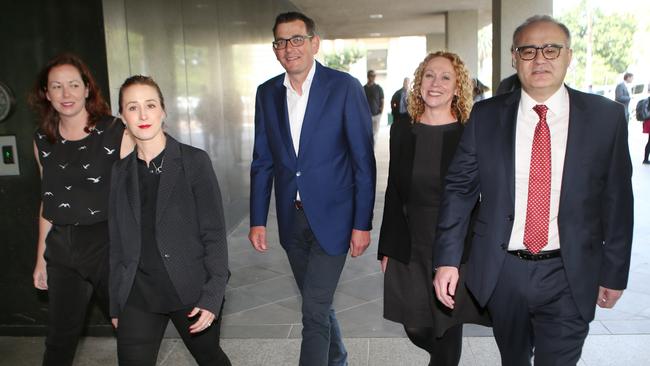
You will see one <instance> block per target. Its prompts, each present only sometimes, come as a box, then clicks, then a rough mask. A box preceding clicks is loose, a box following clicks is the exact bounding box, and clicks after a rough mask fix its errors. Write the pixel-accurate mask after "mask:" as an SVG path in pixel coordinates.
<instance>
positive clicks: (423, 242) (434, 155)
mask: <svg viewBox="0 0 650 366" xmlns="http://www.w3.org/2000/svg"><path fill="white" fill-rule="evenodd" d="M471 107H472V81H471V79H470V78H469V75H468V72H467V69H466V68H465V65H464V64H463V62H462V61H461V60H460V58H459V57H458V56H457V55H456V54H453V53H449V52H436V53H431V54H429V55H428V56H427V57H426V58H425V59H424V60H423V61H422V63H420V66H419V67H418V68H417V70H416V71H415V75H414V82H413V86H412V89H411V92H410V93H409V103H408V111H409V114H410V116H411V118H413V122H411V121H399V122H397V123H393V125H392V126H391V133H390V164H389V172H388V187H387V188H386V198H385V205H384V215H383V220H382V225H381V232H380V236H379V252H378V259H379V260H381V265H382V270H383V271H384V272H385V277H384V317H385V318H386V319H389V320H392V321H395V322H399V323H402V324H403V325H404V329H405V331H406V334H407V335H408V337H409V338H410V339H411V341H412V342H413V343H414V344H415V345H416V346H418V347H420V348H422V349H424V350H426V351H427V352H429V354H430V365H457V364H458V363H459V361H460V353H461V342H462V324H458V321H457V319H456V314H451V313H450V311H448V310H446V308H445V307H444V306H442V305H441V304H439V303H438V302H437V301H436V300H435V296H434V294H433V291H432V287H433V286H432V283H433V282H432V281H433V276H432V273H433V270H432V264H431V263H432V253H433V250H432V249H433V245H434V238H435V228H436V222H437V220H438V208H439V203H440V199H441V195H442V189H443V180H444V177H445V173H446V171H447V167H448V166H449V163H450V162H451V160H452V158H453V156H454V153H455V151H456V147H457V146H458V142H459V141H460V137H461V134H462V131H463V125H462V124H463V123H464V122H465V121H467V119H468V117H469V112H470V109H471ZM459 292H460V291H459Z"/></svg>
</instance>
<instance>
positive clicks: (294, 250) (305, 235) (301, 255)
mask: <svg viewBox="0 0 650 366" xmlns="http://www.w3.org/2000/svg"><path fill="white" fill-rule="evenodd" d="M294 222H295V224H294V228H293V235H292V238H291V242H289V243H285V245H284V249H285V251H286V252H287V256H288V257H289V263H290V264H291V269H292V271H293V275H294V277H295V278H296V283H297V284H298V288H299V289H300V294H301V295H302V327H303V328H302V344H301V346H300V365H302V366H326V365H330V366H334V365H336V366H339V365H341V366H342V365H347V351H346V350H345V346H344V345H343V339H342V337H341V330H340V328H339V324H338V321H337V320H336V316H335V315H334V308H332V301H333V299H334V291H336V286H337V284H338V282H339V277H340V276H341V271H342V270H343V265H344V264H345V259H346V256H347V254H342V255H338V256H330V255H328V254H327V253H325V252H324V251H323V249H322V248H321V247H320V245H319V244H318V241H317V240H316V238H315V237H314V233H313V232H312V231H311V228H310V227H309V223H308V222H307V218H306V216H305V213H304V211H302V210H296V217H295V220H294Z"/></svg>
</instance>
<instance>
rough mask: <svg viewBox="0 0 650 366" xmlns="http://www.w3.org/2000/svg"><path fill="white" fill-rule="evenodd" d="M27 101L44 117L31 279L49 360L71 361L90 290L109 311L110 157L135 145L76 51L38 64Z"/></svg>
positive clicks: (37, 144)
mask: <svg viewBox="0 0 650 366" xmlns="http://www.w3.org/2000/svg"><path fill="white" fill-rule="evenodd" d="M29 101H30V104H31V105H32V107H33V108H34V110H35V111H36V112H38V114H39V117H40V124H39V128H38V130H37V131H36V133H35V135H34V155H35V158H36V162H37V164H38V166H39V169H40V172H41V208H40V214H39V219H38V222H39V223H38V246H37V253H36V265H35V268H34V274H33V277H34V286H35V287H36V288H37V289H40V290H47V291H48V295H49V296H48V297H49V328H48V335H47V338H46V341H45V345H46V348H45V355H44V358H43V364H44V365H57V366H61V365H71V364H72V362H73V359H74V354H75V350H76V347H77V343H78V341H79V337H80V335H81V331H82V329H83V326H84V321H85V317H86V310H87V308H88V303H89V301H90V298H91V296H92V295H93V293H94V294H95V296H96V297H97V299H98V300H99V305H100V307H101V308H102V310H104V311H105V313H106V315H108V225H107V222H106V220H107V213H108V193H109V183H110V173H111V167H112V165H113V162H115V161H116V160H118V159H119V157H120V155H125V153H126V152H127V151H128V150H132V149H133V142H132V141H131V139H130V138H128V137H127V138H124V136H125V130H124V125H123V124H122V123H121V122H120V121H116V119H115V118H113V117H112V116H111V115H110V109H109V108H108V105H107V104H106V102H105V100H104V98H103V97H102V94H101V92H100V90H99V88H98V87H97V84H96V83H95V80H94V78H93V76H92V74H91V73H90V71H89V70H88V67H87V66H86V65H85V64H84V63H83V61H81V60H80V59H79V58H78V57H77V56H75V55H72V54H62V55H59V56H57V57H55V58H53V59H52V60H50V61H49V62H48V63H47V65H45V67H44V68H43V69H42V70H41V72H40V73H39V75H38V79H37V81H36V84H35V86H34V88H33V90H32V92H31V94H30V96H29Z"/></svg>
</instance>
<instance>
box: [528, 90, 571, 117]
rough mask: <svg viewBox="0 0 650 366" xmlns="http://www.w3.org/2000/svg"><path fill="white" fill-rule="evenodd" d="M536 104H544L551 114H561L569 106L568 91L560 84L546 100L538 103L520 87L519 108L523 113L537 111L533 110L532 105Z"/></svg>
mask: <svg viewBox="0 0 650 366" xmlns="http://www.w3.org/2000/svg"><path fill="white" fill-rule="evenodd" d="M538 104H544V105H545V106H546V107H547V108H548V110H549V112H551V113H552V114H553V115H556V116H557V115H561V114H563V113H564V112H565V111H567V110H568V108H569V92H568V91H567V89H566V87H565V86H564V85H562V87H561V88H559V89H558V90H557V91H556V92H555V93H553V95H551V96H550V97H549V98H548V99H547V100H545V101H544V102H542V103H538V102H537V101H535V99H533V98H532V97H531V96H530V95H528V93H526V92H525V91H524V90H523V89H521V108H522V110H523V111H524V112H525V113H531V112H532V113H535V115H537V113H536V112H535V111H534V110H533V107H534V106H536V105H538Z"/></svg>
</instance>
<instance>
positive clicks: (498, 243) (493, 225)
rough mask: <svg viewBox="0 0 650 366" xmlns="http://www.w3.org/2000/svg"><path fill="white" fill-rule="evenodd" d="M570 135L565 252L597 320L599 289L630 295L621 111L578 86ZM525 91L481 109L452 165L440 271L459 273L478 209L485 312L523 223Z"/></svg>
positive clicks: (477, 289)
mask: <svg viewBox="0 0 650 366" xmlns="http://www.w3.org/2000/svg"><path fill="white" fill-rule="evenodd" d="M567 89H568V91H569V100H570V114H569V131H568V137H567V147H566V155H565V161H564V171H563V177H562V187H561V196H560V207H559V215H558V226H559V235H560V250H561V253H562V261H563V264H564V268H565V271H566V275H567V279H568V282H569V287H570V288H571V292H572V295H573V298H574V299H575V301H576V303H577V305H578V309H579V311H580V314H581V315H582V317H583V318H584V319H585V320H586V321H590V320H592V319H593V317H594V312H595V304H596V297H597V294H598V286H599V285H600V286H604V287H607V288H611V289H624V288H625V287H626V284H627V279H628V271H629V266H630V253H631V244H632V220H633V197H632V184H631V175H632V165H631V162H630V155H629V150H628V144H627V124H626V121H625V120H624V114H623V108H622V107H621V105H620V104H618V103H615V102H613V101H610V100H608V99H606V98H603V97H601V96H597V95H593V94H585V93H582V92H579V91H576V90H573V89H570V88H567ZM520 97H521V91H515V92H512V93H509V94H504V95H501V96H497V97H494V98H491V99H487V100H485V101H482V102H479V103H478V104H476V105H475V106H474V109H473V110H472V114H471V116H470V120H469V122H468V124H467V125H466V127H465V131H464V133H463V137H462V138H461V142H460V145H459V147H458V150H457V152H456V156H455V157H454V160H453V162H452V164H451V166H450V167H449V170H448V173H447V178H446V186H445V194H444V198H443V203H442V207H441V210H440V216H439V220H438V231H437V238H436V253H435V258H436V263H434V266H435V267H438V266H445V265H446V266H458V264H459V263H460V259H461V254H462V250H463V246H462V242H463V239H464V238H465V232H466V230H467V224H468V221H469V220H468V218H469V212H470V211H471V209H472V207H473V205H474V202H475V201H476V198H477V197H478V196H479V195H480V196H481V207H480V210H479V213H478V218H477V221H476V225H475V228H474V238H473V242H472V251H471V254H470V258H469V261H468V268H467V286H468V288H469V289H470V291H472V293H473V294H474V295H475V296H476V298H477V300H478V301H479V302H480V303H481V305H484V304H486V303H487V301H488V299H489V298H490V296H491V295H492V292H493V290H494V287H495V285H496V283H497V279H498V276H499V273H500V271H501V266H502V264H503V260H504V257H505V256H506V255H507V254H506V249H507V246H508V242H509V240H510V234H511V231H512V224H513V220H514V197H515V196H514V170H515V167H514V161H515V159H514V151H515V150H514V146H515V128H516V126H515V125H516V120H517V109H518V106H519V99H520Z"/></svg>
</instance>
